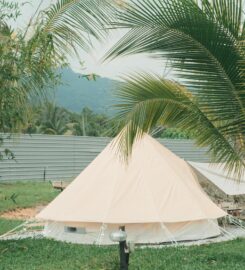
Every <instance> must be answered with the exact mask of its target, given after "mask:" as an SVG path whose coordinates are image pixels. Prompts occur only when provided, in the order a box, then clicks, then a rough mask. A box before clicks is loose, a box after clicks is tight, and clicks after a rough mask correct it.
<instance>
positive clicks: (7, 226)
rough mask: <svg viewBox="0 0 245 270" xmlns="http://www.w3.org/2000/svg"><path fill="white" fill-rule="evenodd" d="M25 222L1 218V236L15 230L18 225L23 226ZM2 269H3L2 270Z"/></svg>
mask: <svg viewBox="0 0 245 270" xmlns="http://www.w3.org/2000/svg"><path fill="white" fill-rule="evenodd" d="M23 222H24V221H23V220H12V219H5V218H0V235H3V234H4V233H6V232H8V231H10V230H12V229H14V228H15V227H17V226H18V225H20V224H22V223H23ZM0 269H1V268H0Z"/></svg>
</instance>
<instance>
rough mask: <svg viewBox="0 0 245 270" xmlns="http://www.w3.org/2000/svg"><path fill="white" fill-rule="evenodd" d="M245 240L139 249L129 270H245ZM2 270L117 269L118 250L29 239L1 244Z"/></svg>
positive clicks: (0, 258) (131, 261)
mask: <svg viewBox="0 0 245 270" xmlns="http://www.w3.org/2000/svg"><path fill="white" fill-rule="evenodd" d="M244 251H245V240H239V239H238V240H234V241H230V242H225V243H219V244H212V245H205V246H199V247H197V246H193V247H178V248H164V249H155V248H153V249H150V248H147V249H136V251H135V252H134V253H132V254H131V257H130V270H164V269H166V270H243V269H245V253H244ZM0 269H1V270H11V269H13V270H61V269H62V270H85V269H86V270H99V269H100V270H102V269H103V270H105V269H107V270H118V250H117V247H116V246H113V247H95V246H83V245H75V244H67V243H61V242H55V241H51V240H47V239H46V240H45V239H39V240H33V239H26V240H19V241H2V242H1V241H0Z"/></svg>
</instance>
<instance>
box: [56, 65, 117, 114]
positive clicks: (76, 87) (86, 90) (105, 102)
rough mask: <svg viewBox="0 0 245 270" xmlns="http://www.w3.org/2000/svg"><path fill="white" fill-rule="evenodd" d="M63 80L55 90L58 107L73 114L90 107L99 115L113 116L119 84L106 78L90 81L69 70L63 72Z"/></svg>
mask: <svg viewBox="0 0 245 270" xmlns="http://www.w3.org/2000/svg"><path fill="white" fill-rule="evenodd" d="M61 80H62V84H61V85H59V86H57V87H56V89H55V97H54V99H55V101H56V104H57V105H59V106H62V107H64V108H66V109H68V110H70V111H73V112H80V111H81V110H82V109H83V108H84V107H89V108H90V109H92V110H93V111H95V112H97V113H105V114H107V115H112V114H113V112H114V109H113V108H112V106H113V104H115V100H114V101H113V97H112V95H113V91H115V90H116V87H117V85H118V82H116V81H113V80H110V79H106V78H96V80H88V79H87V78H85V77H82V76H81V74H77V73H75V72H74V71H73V70H71V69H69V68H66V69H63V70H62V72H61Z"/></svg>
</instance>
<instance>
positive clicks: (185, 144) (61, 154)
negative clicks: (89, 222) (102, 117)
mask: <svg viewBox="0 0 245 270" xmlns="http://www.w3.org/2000/svg"><path fill="white" fill-rule="evenodd" d="M3 136H4V145H3V146H2V147H1V148H2V149H3V148H9V149H10V150H11V151H13V153H14V154H15V157H16V158H15V160H6V159H5V160H3V161H2V162H0V181H6V180H44V179H46V180H71V179H73V178H74V177H75V176H77V175H78V174H79V173H80V172H81V171H82V170H83V169H84V168H85V167H86V166H87V165H88V164H89V163H90V162H91V161H92V160H93V159H94V158H95V157H96V156H97V155H98V154H99V153H100V152H101V151H102V150H103V149H104V148H105V146H106V145H107V144H108V143H109V142H110V140H111V139H110V138H99V137H78V136H56V135H36V134H35V135H23V134H22V135H12V136H11V137H10V138H8V136H7V135H3ZM159 141H160V142H161V143H162V144H164V145H165V146H166V147H167V148H169V149H170V150H172V151H173V152H174V153H176V154H177V155H179V156H180V157H182V158H184V159H186V160H191V161H199V162H208V157H207V155H206V154H205V152H206V150H205V149H200V148H197V147H195V146H194V143H193V142H192V141H190V140H171V139H159Z"/></svg>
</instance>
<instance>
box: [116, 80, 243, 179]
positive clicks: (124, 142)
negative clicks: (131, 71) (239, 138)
mask: <svg viewBox="0 0 245 270" xmlns="http://www.w3.org/2000/svg"><path fill="white" fill-rule="evenodd" d="M118 96H119V97H120V99H121V104H118V105H117V107H118V109H119V113H118V116H117V118H118V121H120V122H121V123H122V126H123V129H122V131H121V133H120V135H119V152H122V153H124V154H125V157H128V156H130V153H131V150H132V145H133V143H134V141H135V140H137V139H138V138H139V137H141V136H142V135H143V134H144V133H145V132H147V133H149V132H150V130H151V129H152V128H154V127H155V126H159V125H161V126H168V127H176V128H178V129H179V130H182V131H187V132H188V131H192V132H193V131H194V136H195V138H196V142H197V144H198V145H199V146H202V147H203V146H208V147H209V153H210V155H211V157H212V158H213V161H216V162H225V163H226V164H227V167H226V168H227V170H228V171H231V170H232V169H234V168H235V169H236V171H237V174H238V176H239V175H241V174H242V172H243V170H244V169H245V163H244V157H245V156H244V153H245V148H244V147H242V146H241V145H240V144H239V147H240V148H238V145H237V144H236V142H235V141H234V140H231V137H230V136H228V135H227V133H226V132H224V131H223V130H222V125H223V124H224V122H223V121H222V122H218V121H217V120H216V119H215V117H213V118H210V117H209V114H208V115H207V113H206V111H202V110H200V108H199V104H198V101H197V100H196V98H195V97H194V96H193V95H191V94H190V93H189V92H188V91H187V90H186V89H185V88H184V87H183V86H181V85H179V84H178V83H175V82H172V81H168V80H164V79H161V78H158V77H154V76H150V75H138V76H136V77H134V78H131V79H130V80H128V81H127V83H126V84H125V85H123V86H122V87H121V89H120V91H119V93H118Z"/></svg>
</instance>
